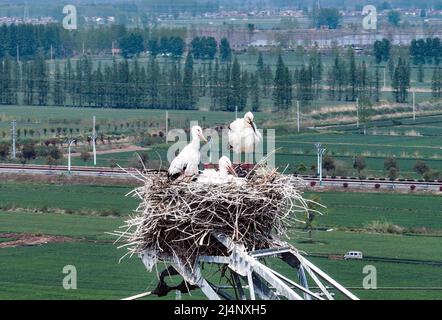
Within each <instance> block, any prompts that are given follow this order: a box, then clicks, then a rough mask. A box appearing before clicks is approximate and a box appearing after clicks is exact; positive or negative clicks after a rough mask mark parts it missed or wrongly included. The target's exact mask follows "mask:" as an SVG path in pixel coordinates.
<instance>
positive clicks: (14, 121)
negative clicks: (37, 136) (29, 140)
mask: <svg viewBox="0 0 442 320" xmlns="http://www.w3.org/2000/svg"><path fill="white" fill-rule="evenodd" d="M11 124H12V159H15V157H16V148H15V141H16V140H17V121H16V120H12V122H11Z"/></svg>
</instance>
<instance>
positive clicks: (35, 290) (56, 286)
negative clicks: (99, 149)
mask: <svg viewBox="0 0 442 320" xmlns="http://www.w3.org/2000/svg"><path fill="white" fill-rule="evenodd" d="M0 187H1V191H2V192H0V196H1V197H2V198H1V199H0V202H1V203H2V204H3V203H4V201H6V200H7V199H11V202H12V203H14V204H15V205H16V206H17V207H19V208H20V207H21V208H33V207H35V208H41V207H42V206H43V207H44V206H46V207H48V208H50V207H53V208H55V207H56V208H58V209H65V210H68V209H69V210H71V209H72V208H76V207H77V208H78V210H76V209H74V210H73V212H72V214H62V213H31V212H20V210H16V211H5V210H3V211H0V233H5V232H12V233H33V234H46V235H56V236H67V237H71V238H72V240H74V241H69V242H63V243H51V244H46V245H41V246H34V247H17V248H1V249H0V269H1V270H2V272H1V273H0V288H1V289H0V299H19V298H29V299H38V298H42V299H50V298H60V299H92V298H98V299H118V298H123V297H126V296H129V295H132V294H136V293H139V292H143V291H146V290H150V289H152V288H153V286H154V284H155V281H154V280H155V273H147V272H146V271H145V270H144V267H143V265H142V264H141V262H140V261H139V260H138V259H137V258H136V257H133V258H131V259H124V260H122V262H121V263H118V261H119V259H120V257H121V256H122V255H123V254H124V250H123V249H121V250H118V249H117V248H116V246H115V245H114V244H113V243H112V241H113V240H114V238H113V236H111V235H108V234H106V232H111V231H113V230H115V229H116V228H118V227H119V226H121V225H122V223H123V220H124V217H121V216H120V217H114V216H107V217H104V216H90V215H85V214H82V215H79V214H78V213H77V212H78V211H80V210H81V208H82V207H83V206H84V204H89V203H91V207H92V208H94V209H96V210H97V211H99V210H100V209H101V208H102V207H106V206H107V208H109V209H116V210H119V212H120V213H121V214H126V215H127V214H129V213H130V211H131V210H132V209H133V208H134V206H136V201H134V199H131V198H124V197H123V195H124V194H125V193H126V192H127V191H128V190H129V188H128V187H115V186H58V185H45V184H41V185H38V186H37V185H32V184H20V183H8V184H6V183H3V184H1V185H0ZM69 189H72V191H70V192H69ZM24 193H26V194H32V195H33V196H32V197H31V198H30V199H27V200H26V201H25V200H23V197H21V200H20V196H21V195H22V194H24ZM45 194H49V195H52V199H51V198H48V197H45V196H44V195H45ZM312 195H313V194H309V196H312ZM317 195H318V196H319V197H320V198H321V199H322V202H323V203H324V204H325V205H326V206H327V207H328V209H327V213H326V214H325V215H324V216H318V217H317V218H316V225H317V226H318V227H327V228H328V227H333V228H334V230H333V231H329V232H326V231H319V230H317V231H314V232H313V239H314V242H313V243H311V242H309V241H308V239H307V234H306V233H305V232H304V231H303V230H302V229H297V230H294V231H292V233H291V240H290V242H291V243H292V244H294V245H295V246H296V247H297V248H299V249H302V250H305V251H306V252H307V253H308V254H310V258H309V259H310V260H312V261H313V262H314V263H315V264H317V265H318V266H319V267H321V268H322V269H323V270H324V271H326V272H327V273H329V274H330V275H331V276H333V277H334V278H335V279H336V280H338V281H340V282H341V283H342V284H343V285H345V286H348V287H351V288H354V289H352V291H354V293H355V294H357V295H358V296H359V297H361V298H364V299H393V298H404V299H410V298H422V299H442V291H437V290H415V291H410V290H398V289H391V288H395V287H427V288H430V287H442V281H441V278H440V272H441V271H442V269H441V268H442V266H441V264H442V254H441V252H440V241H441V239H442V237H440V236H431V235H430V234H428V235H427V234H423V235H397V234H376V233H368V232H350V231H345V230H344V229H342V230H341V229H340V228H352V227H359V228H362V227H363V226H364V225H365V224H366V223H369V222H371V221H373V220H382V219H385V220H386V221H390V222H392V223H395V224H397V225H400V226H414V227H417V226H422V227H427V228H429V229H430V230H432V231H437V230H442V225H441V223H440V221H441V220H442V219H441V215H442V212H441V211H440V210H441V208H442V206H441V204H442V198H441V197H440V196H431V195H413V196H410V195H408V194H395V193H379V194H362V193H336V192H330V193H329V192H325V193H318V194H317ZM94 199H95V200H94ZM0 241H2V242H4V241H6V239H1V240H0ZM349 250H361V251H363V253H364V256H366V257H368V259H367V260H364V261H343V260H330V259H327V258H326V257H323V256H322V255H331V254H338V255H342V254H344V253H345V252H347V251H349ZM371 257H374V258H381V260H382V259H383V260H385V259H387V260H386V261H378V260H370V258H371ZM403 259H412V260H413V261H412V262H410V261H408V262H407V261H405V260H403ZM428 261H432V262H439V265H430V264H428ZM270 263H271V261H270ZM366 264H371V265H374V266H375V267H376V268H377V273H378V287H380V288H385V287H389V288H390V289H388V290H387V289H382V290H370V291H366V290H361V289H360V287H361V285H362V279H363V277H364V276H365V275H364V274H362V268H363V267H364V266H365V265H366ZM65 265H75V266H76V268H77V272H78V289H77V290H64V289H63V288H62V280H63V277H64V274H63V273H62V268H63V267H64V266H65ZM274 267H275V268H277V269H279V268H282V269H281V271H282V272H286V273H287V272H289V270H287V269H286V268H284V267H282V266H280V265H279V264H275V265H274ZM206 272H208V273H210V272H214V270H210V269H209V270H207V271H206ZM202 297H203V296H202V295H201V293H200V292H198V291H195V292H194V293H193V295H192V296H191V297H190V296H187V295H183V299H194V298H202ZM167 298H169V299H174V298H175V296H174V294H172V293H171V294H169V296H168V297H167Z"/></svg>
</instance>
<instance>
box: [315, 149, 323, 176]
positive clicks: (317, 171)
mask: <svg viewBox="0 0 442 320" xmlns="http://www.w3.org/2000/svg"><path fill="white" fill-rule="evenodd" d="M315 147H316V151H317V153H318V161H317V167H316V174H317V175H318V176H319V173H320V172H319V165H320V156H319V153H320V152H319V151H320V150H321V148H322V144H320V143H319V142H318V143H315Z"/></svg>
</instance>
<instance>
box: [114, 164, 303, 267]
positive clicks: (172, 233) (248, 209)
mask: <svg viewBox="0 0 442 320" xmlns="http://www.w3.org/2000/svg"><path fill="white" fill-rule="evenodd" d="M142 179H143V180H144V185H143V186H141V187H139V188H137V189H135V190H133V191H132V195H135V196H137V197H139V199H140V200H141V203H140V205H139V206H138V208H137V209H136V214H135V215H134V216H133V217H131V218H130V219H128V220H127V221H126V225H125V226H123V227H122V228H124V231H117V232H116V234H118V235H119V236H120V240H121V239H124V241H125V242H126V243H125V244H124V245H122V247H123V246H124V247H127V248H128V254H138V253H141V252H144V251H145V250H148V251H149V252H150V253H151V254H152V260H153V264H155V262H156V261H159V260H163V259H168V258H171V257H172V258H175V259H176V258H177V259H179V261H180V262H181V263H184V264H188V265H192V264H193V263H194V261H195V258H196V257H197V256H198V255H228V252H226V249H225V248H224V247H223V246H222V245H221V244H220V243H219V242H218V241H216V240H215V239H214V238H213V234H214V233H222V234H225V235H227V236H229V237H230V238H231V239H232V240H233V241H234V242H235V243H238V244H242V245H244V247H245V248H246V249H247V250H254V249H261V248H268V247H271V246H272V245H275V244H277V243H278V242H280V241H281V240H282V239H283V238H284V237H286V236H287V230H288V228H289V227H290V226H291V225H293V224H294V222H295V220H298V219H297V218H296V217H297V214H299V213H303V214H306V213H307V212H308V210H309V209H308V202H309V200H306V199H304V198H303V197H302V194H301V192H300V188H301V187H303V186H304V182H303V181H302V180H301V179H299V178H296V177H294V176H290V175H284V174H281V173H278V172H277V171H276V170H261V172H260V173H257V174H254V175H252V176H250V177H248V179H245V180H246V181H245V182H244V183H243V184H236V183H225V184H202V183H199V182H197V181H185V180H176V181H169V180H168V179H167V175H166V174H165V173H162V172H157V173H148V174H144V175H142Z"/></svg>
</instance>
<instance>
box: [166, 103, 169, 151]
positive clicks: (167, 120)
mask: <svg viewBox="0 0 442 320" xmlns="http://www.w3.org/2000/svg"><path fill="white" fill-rule="evenodd" d="M168 132H169V111H167V110H166V134H165V136H166V143H167V133H168Z"/></svg>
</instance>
